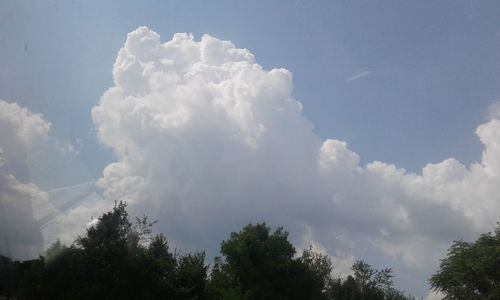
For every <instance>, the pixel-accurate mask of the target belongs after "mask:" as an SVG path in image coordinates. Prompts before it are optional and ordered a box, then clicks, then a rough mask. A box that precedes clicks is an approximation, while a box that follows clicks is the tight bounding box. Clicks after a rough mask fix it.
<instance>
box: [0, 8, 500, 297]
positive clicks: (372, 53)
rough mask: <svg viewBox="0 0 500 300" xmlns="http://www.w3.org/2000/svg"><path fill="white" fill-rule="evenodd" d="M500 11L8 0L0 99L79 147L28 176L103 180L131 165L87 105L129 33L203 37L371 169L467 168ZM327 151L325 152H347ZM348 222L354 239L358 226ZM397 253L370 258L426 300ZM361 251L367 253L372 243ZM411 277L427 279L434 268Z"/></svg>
mask: <svg viewBox="0 0 500 300" xmlns="http://www.w3.org/2000/svg"><path fill="white" fill-rule="evenodd" d="M499 16H500V5H499V4H498V3H495V1H482V2H470V1H441V2H436V1H415V2H407V1H405V2H403V1H314V2H308V1H300V0H297V1H260V2H255V3H248V2H246V1H214V2H210V3H209V2H208V1H148V2H146V3H143V2H139V1H136V2H134V1H114V2H111V1H108V2H105V3H103V2H102V1H67V2H62V1H40V2H31V1H1V2H0V45H1V47H0V66H1V67H0V99H2V100H6V101H10V102H16V103H18V104H19V105H20V106H21V107H27V108H29V109H30V110H31V111H33V112H35V113H41V114H43V117H44V119H46V120H48V121H50V122H51V123H52V127H51V139H52V144H53V145H56V144H57V145H59V144H65V145H66V144H68V145H73V146H74V147H75V148H76V149H77V150H78V151H77V152H78V153H75V154H74V155H73V156H71V157H60V156H58V155H57V154H54V153H52V152H51V151H49V150H47V151H42V153H41V154H40V153H39V154H36V155H35V159H34V161H37V160H39V161H38V162H32V163H30V164H31V166H30V170H31V171H30V172H31V175H28V176H27V177H28V178H27V181H31V182H33V183H35V184H37V185H38V186H39V187H40V188H41V189H42V190H50V189H54V188H58V187H61V186H65V185H73V184H78V183H81V182H89V181H93V180H97V179H98V178H100V177H101V176H103V175H102V173H103V169H104V168H105V167H106V166H108V165H110V164H111V163H112V162H115V161H118V162H120V161H123V159H124V158H123V157H120V155H118V157H115V156H113V155H112V152H111V150H110V149H113V150H115V151H117V148H116V147H117V146H116V145H115V144H113V143H112V142H109V143H106V142H104V143H103V144H105V145H106V147H105V146H103V145H102V144H100V143H99V141H98V138H97V132H96V127H100V126H104V125H103V124H101V123H99V122H97V123H96V122H95V121H93V120H92V115H91V110H92V108H93V107H96V106H98V103H99V101H100V99H101V96H102V95H103V93H104V92H105V91H106V90H108V89H109V88H110V87H112V86H113V85H114V82H113V74H112V71H113V63H114V62H115V60H116V57H117V53H118V51H119V49H120V48H121V47H122V46H123V44H124V42H125V40H126V39H127V34H128V33H129V32H131V31H134V30H135V29H137V28H138V27H139V26H148V27H149V28H150V29H151V30H154V31H155V32H156V33H158V34H159V36H160V37H161V41H162V42H165V41H168V40H170V39H171V38H172V36H173V34H174V33H177V32H187V33H192V34H193V35H194V40H196V41H199V40H200V39H201V37H202V35H203V34H209V35H211V36H213V37H215V38H218V39H221V40H229V41H231V42H232V43H233V44H234V45H235V46H236V47H237V48H245V49H248V50H249V51H250V52H251V53H253V55H255V61H256V62H257V63H258V64H259V65H261V66H262V67H263V68H264V69H266V70H271V69H273V68H285V69H287V70H289V71H290V72H291V73H292V74H293V81H292V84H293V91H292V95H293V97H294V98H295V99H296V100H298V101H300V102H301V103H302V106H303V115H304V116H305V118H306V119H308V120H310V122H311V123H312V124H313V126H314V129H313V132H314V134H316V135H317V137H319V138H320V139H321V140H326V139H338V140H342V141H346V142H347V145H348V149H349V150H351V151H353V152H355V153H356V154H357V155H359V159H360V162H359V166H360V167H361V168H364V167H365V165H366V164H367V163H370V162H373V161H382V162H384V163H387V164H395V165H396V166H397V167H398V168H404V169H406V170H407V171H409V172H415V173H417V174H421V169H422V168H423V167H425V166H426V165H427V164H428V163H438V162H441V161H443V160H445V159H448V158H450V157H453V158H455V159H457V160H458V161H459V162H460V163H461V164H463V165H464V166H465V167H468V165H469V164H471V163H475V162H480V161H481V160H482V159H484V157H483V158H482V156H481V155H482V152H483V150H484V147H483V145H482V144H481V142H480V140H479V139H478V137H477V136H476V135H475V134H474V132H475V130H476V127H477V126H478V125H480V124H483V123H485V122H487V121H488V120H489V119H490V118H489V113H490V111H489V107H490V105H492V104H493V103H496V102H497V101H498V97H499V92H500V91H499V88H498V87H499V86H500V85H499V81H500V63H499V59H498V53H500V51H499V50H500V17H499ZM103 99H104V97H103ZM103 101H104V100H103ZM300 122H302V121H300ZM287 134H288V133H287ZM290 136H292V137H293V136H294V135H293V134H291V135H290ZM102 138H103V137H102V136H101V139H102ZM315 138H316V137H314V138H311V139H312V140H314V139H315ZM188 144H189V143H188ZM57 145H56V146H57ZM298 146H299V147H300V145H298ZM324 146H325V147H324V148H322V149H325V153H330V152H328V151H330V150H331V149H334V150H331V151H333V152H331V153H339V152H338V151H343V150H342V149H344V146H342V145H341V144H339V143H333V144H328V145H327V143H325V144H324ZM327 146H328V147H327ZM329 147H330V148H329ZM329 149H330V150H329ZM297 151H298V152H297V153H302V152H300V151H299V150H297ZM336 151H337V152H336ZM270 153H271V154H270V155H271V157H272V155H274V154H272V151H271V152H270ZM349 153H350V152H349ZM325 155H326V154H325ZM346 155H347V156H346V160H347V161H349V159H351V158H352V156H350V155H349V154H346ZM483 164H484V165H486V164H487V162H486V160H483ZM374 168H375V167H374ZM384 168H385V167H384ZM387 168H388V167H387ZM367 172H368V171H367ZM370 172H371V171H370ZM373 172H375V171H373ZM333 173H335V172H333ZM17 175H18V176H17V177H18V178H20V177H22V176H21V175H19V174H17ZM333 176H336V175H335V174H334V175H333ZM405 176H406V175H405ZM104 177H105V176H104ZM407 177H408V176H407ZM405 178H406V177H405ZM341 180H342V179H340V181H341ZM405 180H406V179H405ZM408 180H409V179H408ZM109 189H110V190H111V188H109ZM108 191H109V190H108ZM273 193H274V192H273ZM273 193H271V194H273ZM349 193H350V192H349ZM349 193H348V192H345V194H349ZM168 195H170V194H168ZM279 195H281V194H279ZM349 195H351V196H352V197H353V199H354V198H355V197H360V195H358V194H356V193H354V194H352V193H351V194H349ZM339 197H340V196H339ZM349 201H350V200H349ZM440 203H441V202H440ZM439 205H441V204H439ZM145 207H150V206H145ZM485 207H488V206H487V205H486V204H485ZM170 208H171V207H170ZM144 210H146V209H144ZM138 211H141V210H140V209H138ZM417 211H418V210H417ZM464 215H467V212H464ZM453 218H454V217H453V216H451V217H450V220H451V219H453ZM282 220H283V221H284V222H288V221H289V219H286V218H285V219H282ZM453 220H454V219H453ZM419 221H421V222H423V223H425V222H426V221H427V220H419ZM207 222H208V221H207ZM277 222H278V221H277ZM290 222H291V221H290ZM346 222H349V221H346ZM450 222H451V221H450ZM236 223H237V222H236ZM236 223H235V224H236ZM361 223H363V224H364V225H366V224H369V222H367V223H366V224H365V223H364V222H361ZM451 223H453V222H451ZM451 223H450V224H451ZM363 224H361V225H359V227H360V228H364V227H363V226H364V225H363ZM170 225H172V224H170ZM278 225H280V224H278ZM316 225H317V224H316ZM337 225H339V224H337ZM172 226H175V224H174V225H172ZM293 226H294V225H292V228H294V227H293ZM340 226H341V227H342V226H343V224H340ZM346 227H349V230H347V231H346V232H349V233H348V234H347V233H346V236H349V237H350V238H352V239H353V240H356V238H357V237H358V235H357V232H356V230H355V229H353V228H357V225H356V226H349V225H346ZM367 227H369V226H368V225H367ZM214 228H217V226H215V227H214ZM311 228H314V226H313V225H311ZM381 228H382V227H381ZM479 228H481V229H482V228H485V227H481V226H479V225H478V227H475V229H474V230H471V232H473V233H477V232H480V229H479ZM235 229H236V228H234V229H233V230H235ZM359 230H360V231H362V230H363V229H359ZM381 230H382V229H381ZM426 230H427V229H425V228H423V229H422V228H421V230H420V229H419V231H418V232H419V234H420V233H421V232H427V231H426ZM320 231H322V230H319V229H318V232H317V233H316V234H317V235H318V236H321V234H320ZM193 232H194V231H193ZM339 232H340V233H339ZM339 232H337V233H338V235H337V237H342V236H343V235H342V231H341V230H340V231H339ZM224 234H225V233H224ZM187 235H189V234H187ZM382 235H384V236H385V233H383V234H382ZM173 236H174V237H175V233H173ZM193 236H194V237H196V234H194V235H193ZM216 236H224V235H223V234H222V233H221V234H220V235H216ZM359 236H362V235H359ZM470 236H473V235H472V234H471V235H470ZM454 238H457V236H454V235H452V234H449V235H446V239H449V240H453V239H454ZM320 242H321V240H320ZM359 243H360V244H363V243H365V242H364V241H363V240H362V239H361V241H360V242H359ZM179 244H180V245H182V244H183V242H182V241H180V242H179ZM185 244H186V245H190V246H193V245H192V243H191V244H190V242H187V241H185ZM326 244H328V243H326ZM377 245H378V246H377V247H379V248H380V249H385V250H384V251H386V250H387V249H386V248H387V247H386V248H384V247H385V246H387V245H385V244H384V245H385V246H384V245H382V246H381V245H380V243H379V244H377ZM445 245H446V244H445ZM326 248H328V247H326ZM396 248H397V247H396ZM396 248H394V247H393V248H391V249H392V250H391V251H392V252H391V251H389V250H387V251H386V252H384V253H375V254H373V255H372V258H374V259H378V260H379V262H378V263H379V264H380V265H381V266H384V263H380V262H393V261H394V260H396V261H397V262H398V264H401V266H400V265H398V264H396V266H395V267H394V268H395V269H397V270H401V272H400V273H399V274H398V276H401V277H403V279H402V281H403V282H402V283H401V286H402V287H403V288H406V289H407V290H410V291H412V292H417V293H421V294H425V290H426V288H427V287H426V284H425V281H424V280H422V281H420V282H419V283H413V282H412V281H413V280H412V278H411V276H410V275H405V272H406V271H405V270H407V269H405V268H406V267H403V266H402V265H403V263H401V261H398V259H399V258H397V257H398V255H399V254H401V253H399V252H398V251H399V250H397V249H396ZM394 249H396V250H394ZM354 252H357V253H355V254H357V255H360V256H361V255H363V256H364V255H365V254H366V253H367V252H370V248H367V250H359V248H358V250H356V251H354ZM403 252H404V251H403ZM424 252H425V251H423V252H422V253H424ZM387 253H392V254H391V255H388V254H387ZM404 254H405V253H403V255H402V257H405V256H404ZM395 257H396V258H395ZM404 259H408V260H409V261H411V258H408V257H406V258H402V260H404ZM375 264H377V263H375ZM414 272H415V273H411V274H418V275H415V276H420V277H419V278H424V277H425V276H427V275H428V273H429V272H430V269H424V270H421V269H419V270H416V271H414ZM408 274H410V273H408ZM408 285H411V286H408Z"/></svg>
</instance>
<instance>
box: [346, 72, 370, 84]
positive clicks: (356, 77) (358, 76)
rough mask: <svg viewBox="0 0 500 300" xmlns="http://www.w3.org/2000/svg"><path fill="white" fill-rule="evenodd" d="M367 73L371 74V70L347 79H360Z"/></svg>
mask: <svg viewBox="0 0 500 300" xmlns="http://www.w3.org/2000/svg"><path fill="white" fill-rule="evenodd" d="M366 75H370V71H364V72H362V73H359V74H356V75H354V76H352V77H349V78H347V80H346V81H347V82H349V81H352V80H356V79H359V78H361V77H364V76H366Z"/></svg>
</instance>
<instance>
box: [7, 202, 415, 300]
mask: <svg viewBox="0 0 500 300" xmlns="http://www.w3.org/2000/svg"><path fill="white" fill-rule="evenodd" d="M126 207H127V206H126V204H125V203H123V202H119V203H116V205H115V207H114V208H113V210H112V211H109V212H106V213H104V214H103V215H102V216H101V217H100V218H99V219H98V220H97V223H95V224H94V225H93V226H90V227H89V228H88V229H87V231H86V233H85V234H84V235H82V236H80V237H78V238H77V239H76V240H75V241H74V243H73V244H71V245H70V246H66V245H63V244H62V243H61V242H60V241H56V242H55V243H54V244H53V245H52V246H51V247H49V249H47V251H46V252H45V255H44V256H41V257H40V258H38V259H35V260H31V261H25V262H12V261H10V260H9V259H7V258H3V257H0V258H1V260H0V262H1V264H0V275H1V276H2V280H0V283H1V285H0V296H2V295H3V296H6V297H7V298H8V297H15V298H16V299H51V300H53V299H77V300H79V299H82V300H83V299H171V300H181V299H182V300H185V299H200V300H203V299H211V300H212V299H213V300H231V299H241V300H267V299H273V300H274V299H276V300H280V299H283V300H288V299H290V300H293V299H297V300H298V299H301V300H304V299H311V300H323V299H324V300H333V299H408V298H406V297H404V296H402V294H401V293H399V292H398V291H397V290H395V289H394V288H393V287H392V273H391V270H390V269H383V270H381V271H378V270H375V269H373V268H372V267H371V266H370V265H369V264H367V263H365V262H362V261H358V262H356V263H355V264H354V265H353V272H354V274H353V276H348V277H347V278H345V279H344V278H341V277H334V276H333V273H332V271H333V265H332V262H331V260H330V257H328V256H327V255H325V254H321V253H318V252H315V251H314V250H313V249H312V248H310V249H307V250H304V251H303V252H302V254H301V255H297V253H296V249H295V248H294V247H293V245H292V244H291V243H290V242H289V240H288V232H287V231H285V230H284V229H283V228H282V227H279V228H277V229H276V230H274V231H272V230H271V228H270V227H269V226H267V225H266V224H265V223H258V224H249V225H247V226H245V227H244V228H243V229H242V230H240V231H239V232H233V233H232V234H231V235H230V237H229V238H228V239H227V240H224V241H223V242H222V243H221V250H220V252H221V257H217V258H215V261H214V264H213V266H212V268H209V265H208V264H206V262H205V253H204V252H202V251H198V252H194V253H187V254H182V253H181V252H180V251H178V250H174V251H172V250H171V249H170V247H169V244H168V241H167V239H166V237H165V236H164V235H163V234H161V233H160V234H156V235H153V233H152V232H153V231H152V227H153V225H154V223H155V222H149V220H148V219H147V217H143V218H136V222H135V223H132V222H130V220H129V217H128V213H127V209H126ZM395 296H399V297H400V298H395Z"/></svg>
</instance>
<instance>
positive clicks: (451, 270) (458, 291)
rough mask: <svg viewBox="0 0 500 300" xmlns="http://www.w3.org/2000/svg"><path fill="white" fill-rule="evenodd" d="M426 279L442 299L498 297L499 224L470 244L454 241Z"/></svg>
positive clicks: (499, 295)
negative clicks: (445, 255) (436, 267)
mask: <svg viewBox="0 0 500 300" xmlns="http://www.w3.org/2000/svg"><path fill="white" fill-rule="evenodd" d="M429 281H430V284H431V286H432V288H433V289H434V290H435V291H439V292H441V293H443V294H444V295H445V298H444V299H500V227H498V228H496V229H495V231H494V232H493V233H491V232H489V233H486V234H482V235H481V236H480V237H479V239H478V240H476V241H475V242H472V243H467V242H464V241H456V242H454V243H453V245H452V246H451V247H450V249H448V255H447V257H446V258H444V259H442V260H441V264H440V266H439V270H438V271H437V272H436V273H435V274H434V275H432V277H431V279H430V280H429Z"/></svg>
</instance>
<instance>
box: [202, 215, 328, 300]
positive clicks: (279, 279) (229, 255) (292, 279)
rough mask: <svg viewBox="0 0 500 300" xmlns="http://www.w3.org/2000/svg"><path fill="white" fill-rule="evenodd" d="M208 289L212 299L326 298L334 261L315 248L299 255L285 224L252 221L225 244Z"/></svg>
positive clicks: (222, 246)
mask: <svg viewBox="0 0 500 300" xmlns="http://www.w3.org/2000/svg"><path fill="white" fill-rule="evenodd" d="M221 254H222V256H223V258H218V259H217V260H216V262H215V264H214V267H213V270H212V273H211V276H210V284H209V286H208V292H209V295H210V297H212V299H226V300H227V299H263V300H265V299H325V298H324V295H323V291H324V290H325V289H326V286H327V284H328V282H329V280H330V279H331V277H330V274H331V271H332V264H331V261H330V259H329V257H327V256H326V255H321V254H319V253H315V252H314V251H312V249H309V250H306V251H304V253H303V254H302V256H300V257H298V258H296V257H295V248H294V247H293V246H292V244H291V243H290V242H289V241H288V232H286V231H285V230H284V229H283V228H282V227H279V228H277V229H276V230H275V231H274V232H271V229H270V228H269V227H268V226H266V224H265V223H261V224H255V225H254V224H249V225H247V226H245V227H244V228H243V229H242V230H241V231H240V232H233V233H232V234H231V236H230V238H229V239H228V240H225V241H223V242H222V244H221Z"/></svg>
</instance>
